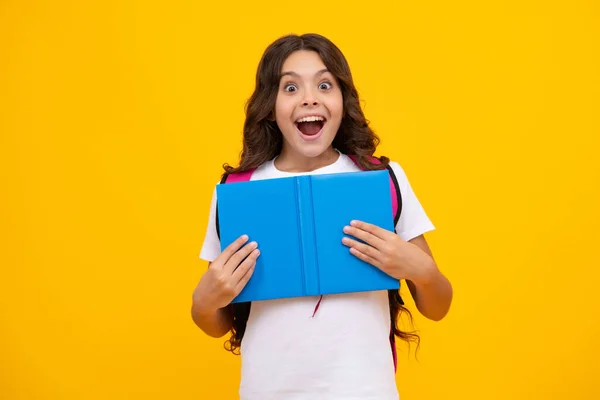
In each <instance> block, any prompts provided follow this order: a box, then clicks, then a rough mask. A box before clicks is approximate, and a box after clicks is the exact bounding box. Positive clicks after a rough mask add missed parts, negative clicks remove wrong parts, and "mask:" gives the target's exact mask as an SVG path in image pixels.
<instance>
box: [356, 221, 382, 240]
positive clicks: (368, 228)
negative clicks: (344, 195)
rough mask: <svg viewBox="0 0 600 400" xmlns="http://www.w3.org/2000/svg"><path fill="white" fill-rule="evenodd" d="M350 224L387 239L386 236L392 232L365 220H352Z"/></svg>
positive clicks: (379, 237)
mask: <svg viewBox="0 0 600 400" xmlns="http://www.w3.org/2000/svg"><path fill="white" fill-rule="evenodd" d="M350 226H352V227H353V228H356V229H358V230H361V231H364V232H367V233H370V234H371V235H373V236H375V237H377V238H378V239H382V240H385V238H386V237H387V236H388V235H389V234H390V233H391V232H390V231H387V230H385V229H383V228H380V227H379V226H377V225H373V224H370V223H368V222H363V221H356V220H354V221H352V222H350Z"/></svg>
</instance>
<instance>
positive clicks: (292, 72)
mask: <svg viewBox="0 0 600 400" xmlns="http://www.w3.org/2000/svg"><path fill="white" fill-rule="evenodd" d="M325 72H329V70H328V69H327V68H323V69H322V70H320V71H317V73H316V74H315V76H319V75H323V74H324V73H325ZM286 75H291V76H294V77H296V78H299V77H300V75H298V74H297V73H295V72H294V71H285V72H283V73H282V74H281V76H280V77H279V79H281V78H283V77H284V76H286Z"/></svg>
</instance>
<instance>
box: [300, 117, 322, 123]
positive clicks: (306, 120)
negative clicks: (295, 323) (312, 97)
mask: <svg viewBox="0 0 600 400" xmlns="http://www.w3.org/2000/svg"><path fill="white" fill-rule="evenodd" d="M323 120H324V118H323V117H318V116H312V117H304V118H300V119H299V120H298V121H296V122H314V121H323Z"/></svg>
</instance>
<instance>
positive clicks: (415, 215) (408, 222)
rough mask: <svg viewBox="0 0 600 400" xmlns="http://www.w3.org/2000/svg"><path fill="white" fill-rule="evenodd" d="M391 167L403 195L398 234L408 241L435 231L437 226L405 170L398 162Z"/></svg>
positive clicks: (391, 163)
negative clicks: (414, 189) (426, 210)
mask: <svg viewBox="0 0 600 400" xmlns="http://www.w3.org/2000/svg"><path fill="white" fill-rule="evenodd" d="M390 167H391V168H392V170H393V171H394V174H395V175H396V179H397V180H398V186H399V187H400V193H401V195H402V210H401V214H400V219H399V220H398V223H397V224H396V232H397V233H398V235H399V236H400V237H401V238H402V239H403V240H406V241H409V240H410V239H413V238H415V237H417V236H419V235H422V234H424V233H426V232H429V231H432V230H434V229H435V226H434V225H433V223H432V222H431V220H430V219H429V217H428V216H427V213H426V212H425V210H424V209H423V207H422V206H421V203H420V202H419V199H418V198H417V196H416V194H415V192H414V191H413V189H412V186H411V185H410V182H409V181H408V177H407V176H406V173H405V172H404V169H402V167H400V165H399V164H398V163H396V162H393V161H392V162H390Z"/></svg>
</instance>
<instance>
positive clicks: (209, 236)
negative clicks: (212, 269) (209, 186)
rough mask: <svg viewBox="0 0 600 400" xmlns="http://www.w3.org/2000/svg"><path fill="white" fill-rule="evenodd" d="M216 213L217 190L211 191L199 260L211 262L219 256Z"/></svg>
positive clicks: (219, 247)
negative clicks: (208, 212)
mask: <svg viewBox="0 0 600 400" xmlns="http://www.w3.org/2000/svg"><path fill="white" fill-rule="evenodd" d="M216 211H217V188H216V187H215V189H214V190H213V195H212V200H211V202H210V214H209V216H208V225H207V226H206V234H205V235H204V243H202V249H201V250H200V259H202V260H206V261H209V262H212V261H214V260H215V258H217V256H218V255H219V254H221V242H220V240H219V236H218V235H217V224H216V222H217V221H216Z"/></svg>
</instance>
